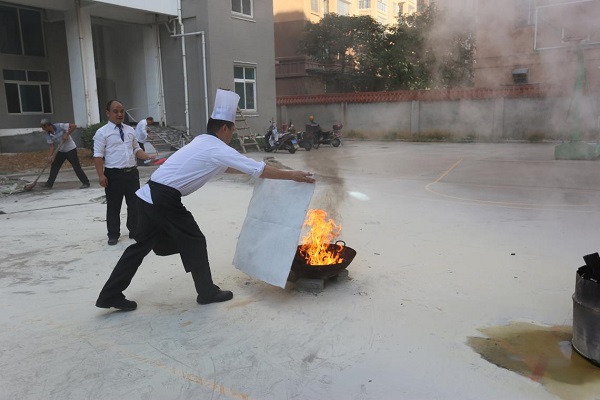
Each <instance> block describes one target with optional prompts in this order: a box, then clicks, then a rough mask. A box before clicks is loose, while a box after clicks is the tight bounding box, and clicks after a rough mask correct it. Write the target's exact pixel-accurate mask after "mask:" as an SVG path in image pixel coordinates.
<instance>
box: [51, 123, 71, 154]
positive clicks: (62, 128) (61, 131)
mask: <svg viewBox="0 0 600 400" xmlns="http://www.w3.org/2000/svg"><path fill="white" fill-rule="evenodd" d="M52 126H53V127H54V132H46V143H48V144H53V143H54V146H55V147H56V146H59V145H60V143H61V142H62V140H63V137H64V136H65V135H66V134H67V132H69V124H52ZM76 148H77V145H76V144H75V141H74V140H73V138H71V135H69V138H68V139H67V140H66V141H65V144H63V147H62V148H61V149H60V152H61V153H66V152H68V151H71V150H73V149H76Z"/></svg>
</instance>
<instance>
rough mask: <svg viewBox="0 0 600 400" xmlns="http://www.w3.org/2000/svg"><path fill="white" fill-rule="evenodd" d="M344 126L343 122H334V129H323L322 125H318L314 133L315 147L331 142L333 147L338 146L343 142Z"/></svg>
mask: <svg viewBox="0 0 600 400" xmlns="http://www.w3.org/2000/svg"><path fill="white" fill-rule="evenodd" d="M342 127H343V125H342V124H334V125H333V129H332V130H330V131H322V130H321V127H320V126H318V127H317V129H315V133H314V138H313V147H314V148H315V149H318V148H319V146H320V145H322V144H330V145H332V146H333V147H338V146H339V145H340V144H342Z"/></svg>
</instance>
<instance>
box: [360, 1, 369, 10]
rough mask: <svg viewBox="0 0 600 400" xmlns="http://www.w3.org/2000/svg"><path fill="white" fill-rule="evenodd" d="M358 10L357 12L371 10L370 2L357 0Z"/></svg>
mask: <svg viewBox="0 0 600 400" xmlns="http://www.w3.org/2000/svg"><path fill="white" fill-rule="evenodd" d="M358 9H359V10H370V9H371V0H358Z"/></svg>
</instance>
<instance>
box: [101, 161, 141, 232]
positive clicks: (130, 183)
mask: <svg viewBox="0 0 600 400" xmlns="http://www.w3.org/2000/svg"><path fill="white" fill-rule="evenodd" d="M104 175H105V176H106V178H107V179H108V186H107V187H105V188H104V193H106V227H107V230H108V234H107V235H108V238H109V239H118V238H119V236H121V206H122V205H123V198H125V203H126V204H127V223H126V225H127V229H128V230H129V235H130V236H135V233H136V232H135V230H136V227H137V198H138V197H137V196H136V195H135V192H136V191H137V190H138V189H139V188H140V173H139V171H138V170H137V168H127V169H118V168H104Z"/></svg>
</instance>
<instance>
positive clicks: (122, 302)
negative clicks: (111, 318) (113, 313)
mask: <svg viewBox="0 0 600 400" xmlns="http://www.w3.org/2000/svg"><path fill="white" fill-rule="evenodd" d="M96 307H98V308H111V307H112V308H116V309H118V310H121V311H133V310H135V309H136V308H137V303H136V302H135V301H133V300H127V299H126V298H124V297H123V298H121V299H116V300H100V299H98V300H97V301H96Z"/></svg>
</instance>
